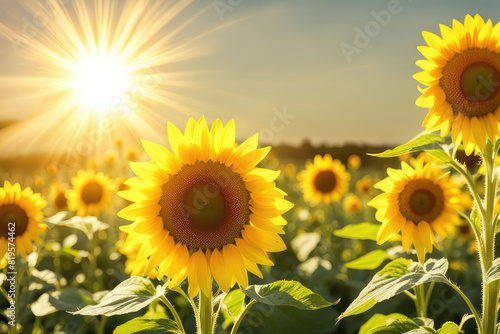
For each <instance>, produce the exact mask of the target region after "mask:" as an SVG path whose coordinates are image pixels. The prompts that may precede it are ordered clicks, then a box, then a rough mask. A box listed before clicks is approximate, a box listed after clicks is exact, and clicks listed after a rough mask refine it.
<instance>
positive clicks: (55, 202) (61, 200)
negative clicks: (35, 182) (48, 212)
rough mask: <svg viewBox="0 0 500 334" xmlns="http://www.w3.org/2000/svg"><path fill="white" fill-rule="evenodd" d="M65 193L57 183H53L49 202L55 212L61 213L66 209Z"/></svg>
mask: <svg viewBox="0 0 500 334" xmlns="http://www.w3.org/2000/svg"><path fill="white" fill-rule="evenodd" d="M66 191H67V190H66V189H65V188H64V187H63V186H62V185H61V184H60V183H58V182H55V183H53V184H52V185H51V187H50V200H51V203H52V206H53V207H54V209H55V211H56V212H59V211H63V210H65V209H66V208H67V207H68V199H67V198H66Z"/></svg>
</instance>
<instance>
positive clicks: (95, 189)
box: [66, 170, 115, 217]
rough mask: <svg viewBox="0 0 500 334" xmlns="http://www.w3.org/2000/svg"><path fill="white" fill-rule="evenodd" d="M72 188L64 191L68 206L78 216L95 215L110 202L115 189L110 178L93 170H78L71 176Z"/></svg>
mask: <svg viewBox="0 0 500 334" xmlns="http://www.w3.org/2000/svg"><path fill="white" fill-rule="evenodd" d="M71 184H72V185H73V189H70V190H68V191H67V192H66V197H67V198H68V208H69V209H70V210H73V211H77V215H79V216H82V217H84V216H97V215H98V214H99V213H100V212H101V211H103V210H105V209H106V208H107V207H108V206H109V204H110V203H111V199H112V195H113V193H114V191H115V189H114V184H113V182H112V180H111V179H110V178H109V177H107V176H105V175H104V174H103V173H100V172H99V173H95V172H94V171H93V170H87V171H83V170H81V171H79V172H78V174H77V176H76V177H73V178H71Z"/></svg>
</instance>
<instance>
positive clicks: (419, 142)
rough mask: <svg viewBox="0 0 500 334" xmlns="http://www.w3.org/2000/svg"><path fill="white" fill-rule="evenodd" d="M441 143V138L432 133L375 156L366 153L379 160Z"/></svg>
mask: <svg viewBox="0 0 500 334" xmlns="http://www.w3.org/2000/svg"><path fill="white" fill-rule="evenodd" d="M443 142H444V140H443V138H442V137H441V136H439V135H436V134H432V133H427V134H423V135H421V136H418V137H417V138H415V139H413V140H410V141H409V142H408V143H406V144H403V145H400V146H398V147H396V148H394V149H392V150H387V151H384V152H382V153H377V154H370V153H368V155H372V156H375V157H379V158H392V157H399V156H400V155H403V154H406V153H409V152H412V151H413V150H414V149H416V151H418V150H419V148H420V149H421V148H422V147H423V146H426V145H430V144H435V143H443Z"/></svg>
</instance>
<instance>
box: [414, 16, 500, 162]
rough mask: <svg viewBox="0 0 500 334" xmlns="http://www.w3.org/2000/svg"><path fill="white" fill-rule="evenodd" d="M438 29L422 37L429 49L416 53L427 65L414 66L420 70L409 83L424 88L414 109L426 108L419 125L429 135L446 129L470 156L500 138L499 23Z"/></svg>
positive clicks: (468, 20) (470, 21)
mask: <svg viewBox="0 0 500 334" xmlns="http://www.w3.org/2000/svg"><path fill="white" fill-rule="evenodd" d="M440 28H441V35H442V37H439V36H437V35H434V34H432V33H430V32H426V31H424V32H423V33H422V34H423V36H424V39H425V41H426V42H427V44H428V46H421V47H419V48H418V49H419V51H420V52H421V53H422V54H423V55H424V56H425V57H426V58H427V60H419V61H417V65H418V66H420V67H421V68H422V69H423V70H424V71H422V72H420V73H417V74H415V75H414V78H415V79H416V80H417V81H419V82H420V83H422V84H424V85H426V86H428V87H427V88H425V89H423V90H421V92H422V95H421V96H420V98H419V99H418V100H417V101H416V104H417V105H418V106H420V107H424V108H431V109H430V111H429V113H428V114H427V117H426V118H425V120H424V122H423V125H424V126H425V127H426V128H427V130H428V131H435V130H441V135H442V136H445V135H446V134H448V133H449V132H450V130H451V136H452V139H453V142H454V143H457V144H459V143H460V142H463V144H464V147H465V152H466V153H467V154H468V155H469V154H471V153H472V152H474V151H476V152H478V151H479V149H481V150H483V149H484V148H485V146H486V142H487V140H488V139H489V140H491V141H495V140H496V138H497V137H498V136H499V134H500V128H499V125H500V122H499V120H500V108H499V107H500V23H497V24H496V25H495V26H493V24H492V22H491V20H488V22H486V23H485V22H484V20H483V19H482V18H481V16H479V15H476V16H475V17H474V18H473V17H471V16H470V15H467V16H466V17H465V23H464V24H462V23H460V22H458V21H456V20H454V21H453V27H452V28H449V27H447V26H444V25H440Z"/></svg>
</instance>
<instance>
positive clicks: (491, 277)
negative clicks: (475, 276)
mask: <svg viewBox="0 0 500 334" xmlns="http://www.w3.org/2000/svg"><path fill="white" fill-rule="evenodd" d="M499 279H500V258H496V259H495V260H493V263H492V264H491V267H490V269H489V270H488V272H487V273H486V284H490V283H491V282H494V281H497V280H499Z"/></svg>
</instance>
